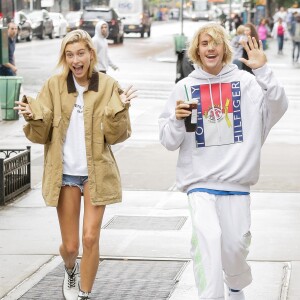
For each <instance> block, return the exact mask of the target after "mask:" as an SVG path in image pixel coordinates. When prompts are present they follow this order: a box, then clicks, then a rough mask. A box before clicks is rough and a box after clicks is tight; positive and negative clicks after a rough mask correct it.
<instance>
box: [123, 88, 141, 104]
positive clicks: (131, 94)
mask: <svg viewBox="0 0 300 300" xmlns="http://www.w3.org/2000/svg"><path fill="white" fill-rule="evenodd" d="M136 91H137V90H136V89H134V88H133V86H132V85H130V86H129V87H128V88H127V89H126V90H125V91H124V92H123V93H122V94H121V95H120V97H121V101H122V102H123V103H124V104H126V103H130V101H131V99H133V98H136V97H137V94H135V92H136Z"/></svg>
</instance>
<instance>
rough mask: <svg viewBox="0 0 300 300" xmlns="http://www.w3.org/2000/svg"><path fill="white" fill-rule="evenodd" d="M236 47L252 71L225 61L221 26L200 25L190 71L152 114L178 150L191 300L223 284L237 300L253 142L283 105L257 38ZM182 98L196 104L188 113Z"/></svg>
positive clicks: (253, 176)
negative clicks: (188, 231)
mask: <svg viewBox="0 0 300 300" xmlns="http://www.w3.org/2000/svg"><path fill="white" fill-rule="evenodd" d="M243 46H244V48H245V49H246V51H247V53H248V60H246V59H244V58H240V60H241V61H242V62H243V63H245V64H247V65H248V66H249V67H250V68H252V70H253V73H254V75H252V74H250V73H249V72H246V71H243V70H239V69H238V68H237V66H236V65H233V64H230V62H231V60H232V50H231V47H230V41H229V39H228V37H227V33H226V31H225V29H224V28H223V27H222V26H220V25H218V24H216V23H208V24H206V25H204V26H203V27H201V28H200V29H199V30H198V31H197V32H196V34H195V36H194V38H193V40H192V42H191V45H190V48H189V57H190V59H191V60H192V61H193V63H194V65H195V71H193V72H192V73H191V74H190V75H189V76H188V77H186V78H184V79H183V80H181V81H179V82H178V83H177V84H176V86H175V88H174V89H173V92H172V93H171V96H170V98H169V100H168V101H167V103H166V105H165V108H164V110H163V112H162V114H161V115H160V118H159V130H160V141H161V143H162V144H163V145H164V146H165V147H166V148H167V149H168V150H172V151H173V150H177V149H179V157H178V162H177V186H178V188H179V190H181V191H183V192H186V193H187V194H188V201H189V207H190V213H191V220H192V225H193V235H192V248H191V256H192V259H193V264H194V275H195V281H196V285H197V288H198V294H199V299H218V300H223V299H224V281H225V284H226V285H227V288H226V291H227V294H228V299H230V300H244V299H245V296H244V292H243V288H245V287H246V286H248V285H249V284H250V283H251V281H252V275H251V269H250V266H249V265H248V264H247V261H246V257H247V254H248V247H249V245H250V241H251V233H250V186H251V185H253V184H255V183H256V182H257V180H258V176H259V164H260V154H261V147H262V145H263V143H264V141H265V140H266V138H267V135H268V133H269V131H270V129H271V128H272V126H273V125H274V124H275V123H276V122H278V120H279V119H280V118H281V117H282V115H283V114H284V112H285V111H286V110H287V106H288V101H287V97H286V95H285V91H284V89H283V87H282V86H281V85H280V84H279V83H278V81H277V80H276V78H275V76H274V74H273V72H272V71H271V70H270V68H269V67H268V65H267V64H266V56H265V54H264V52H263V50H262V43H261V41H260V42H259V44H258V43H257V41H256V40H255V38H251V37H250V36H249V37H248V43H246V42H245V41H243ZM185 100H190V102H192V101H193V102H195V101H197V109H196V113H195V112H191V111H190V110H189V104H187V103H186V102H184V101H185ZM191 100H192V101H191ZM195 115H196V120H195V124H194V125H195V129H194V132H187V130H186V128H185V119H186V120H188V118H187V117H192V118H193V117H194V116H195ZM192 118H190V119H192ZM189 127H191V126H189ZM187 129H190V128H188V126H187Z"/></svg>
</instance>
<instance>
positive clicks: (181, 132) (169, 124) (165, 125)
mask: <svg viewBox="0 0 300 300" xmlns="http://www.w3.org/2000/svg"><path fill="white" fill-rule="evenodd" d="M179 86H180V83H178V84H177V85H176V87H175V89H174V90H173V92H172V93H171V95H170V97H169V100H168V101H167V103H166V105H165V107H164V109H163V111H162V113H161V115H160V116H159V119H158V124H159V140H160V142H161V144H162V145H163V146H164V147H165V148H166V149H168V150H171V151H174V150H176V149H178V148H179V147H180V145H181V143H182V142H183V140H184V137H185V126H184V121H183V120H177V119H176V116H175V107H176V101H177V100H181V99H182V100H184V99H185V97H184V95H183V94H181V93H180V92H177V90H178V89H179V88H178V87H179ZM181 90H183V87H182V89H181Z"/></svg>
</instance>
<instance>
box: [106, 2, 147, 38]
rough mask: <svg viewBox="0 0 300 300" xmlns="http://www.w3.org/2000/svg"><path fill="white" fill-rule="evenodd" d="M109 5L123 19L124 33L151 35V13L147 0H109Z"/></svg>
mask: <svg viewBox="0 0 300 300" xmlns="http://www.w3.org/2000/svg"><path fill="white" fill-rule="evenodd" d="M109 6H110V7H112V8H114V9H115V10H116V11H117V14H118V15H119V17H120V18H124V19H123V24H124V32H125V33H139V34H140V35H141V37H142V38H143V37H144V36H145V33H147V36H148V37H150V35H151V21H152V20H151V14H150V8H149V2H148V0H110V3H109Z"/></svg>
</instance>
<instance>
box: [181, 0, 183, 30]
mask: <svg viewBox="0 0 300 300" xmlns="http://www.w3.org/2000/svg"><path fill="white" fill-rule="evenodd" d="M180 25H181V30H180V34H181V35H183V0H181V4H180Z"/></svg>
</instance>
